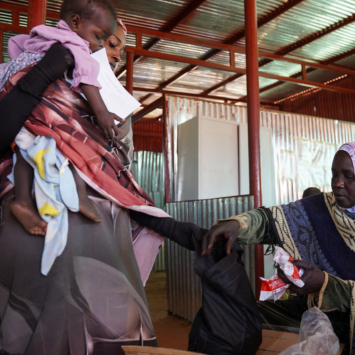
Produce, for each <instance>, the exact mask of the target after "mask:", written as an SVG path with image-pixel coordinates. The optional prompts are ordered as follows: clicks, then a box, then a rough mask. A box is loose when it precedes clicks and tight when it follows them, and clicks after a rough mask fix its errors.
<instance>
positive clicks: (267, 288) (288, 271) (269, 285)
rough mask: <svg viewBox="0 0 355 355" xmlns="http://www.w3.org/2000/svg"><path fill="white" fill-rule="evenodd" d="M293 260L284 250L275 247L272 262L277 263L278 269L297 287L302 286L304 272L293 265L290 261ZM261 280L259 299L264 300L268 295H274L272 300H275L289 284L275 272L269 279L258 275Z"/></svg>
mask: <svg viewBox="0 0 355 355" xmlns="http://www.w3.org/2000/svg"><path fill="white" fill-rule="evenodd" d="M292 260H294V259H293V258H292V257H291V256H289V255H288V254H287V253H286V252H285V250H283V249H282V248H280V247H276V250H275V256H274V262H276V263H277V264H279V267H280V269H281V270H282V271H283V272H284V274H285V275H286V277H287V278H288V279H289V280H290V281H291V282H292V283H294V284H295V285H296V286H298V287H303V286H304V282H303V281H302V280H301V277H302V275H303V273H304V271H303V269H299V268H298V267H297V266H295V265H293V264H292V263H291V261H292ZM260 279H261V280H262V283H261V291H260V298H259V300H260V301H265V300H266V299H268V298H270V297H274V301H277V300H278V299H279V298H280V297H281V296H282V295H283V294H284V293H285V291H286V289H287V288H288V287H289V286H290V284H286V283H284V282H283V281H282V280H281V279H280V278H279V276H278V275H277V274H275V275H273V276H272V277H271V278H270V279H269V280H266V279H264V278H262V277H260Z"/></svg>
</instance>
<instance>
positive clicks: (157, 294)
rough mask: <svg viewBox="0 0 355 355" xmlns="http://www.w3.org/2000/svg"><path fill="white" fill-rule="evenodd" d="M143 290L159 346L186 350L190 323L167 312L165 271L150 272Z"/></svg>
mask: <svg viewBox="0 0 355 355" xmlns="http://www.w3.org/2000/svg"><path fill="white" fill-rule="evenodd" d="M145 291H146V294H147V299H148V304H149V309H150V314H151V317H152V322H153V326H154V330H155V335H156V337H157V339H158V345H159V347H162V348H170V349H176V350H187V346H188V337H189V332H190V328H191V323H190V322H188V321H187V320H185V319H182V318H180V317H177V316H173V315H169V314H168V303H167V297H166V274H165V272H152V273H151V274H150V276H149V280H148V281H147V284H146V287H145Z"/></svg>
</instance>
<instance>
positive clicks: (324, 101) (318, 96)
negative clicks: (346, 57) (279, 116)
mask: <svg viewBox="0 0 355 355" xmlns="http://www.w3.org/2000/svg"><path fill="white" fill-rule="evenodd" d="M331 85H334V86H340V87H343V88H347V89H354V87H355V77H354V76H349V77H346V78H345V79H342V80H340V81H338V82H334V83H332V84H331ZM354 100H355V97H354V95H349V94H342V93H338V92H334V91H327V90H320V89H318V90H314V91H312V92H310V93H307V94H304V95H300V96H296V97H293V98H290V99H289V100H286V101H284V102H282V103H280V105H281V110H282V111H286V112H293V113H298V114H304V115H314V116H318V117H326V118H333V119H335V120H340V121H347V122H355V105H354Z"/></svg>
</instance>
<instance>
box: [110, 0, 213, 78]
mask: <svg viewBox="0 0 355 355" xmlns="http://www.w3.org/2000/svg"><path fill="white" fill-rule="evenodd" d="M206 1H207V0H192V1H190V3H189V4H188V5H187V6H186V7H185V8H184V9H183V10H182V11H181V12H180V13H179V14H178V15H177V16H176V17H175V18H174V19H172V20H170V21H169V22H168V23H166V24H165V25H164V26H163V27H162V28H161V31H162V32H171V31H173V30H174V29H175V28H176V27H178V26H179V25H180V24H181V23H182V22H184V21H185V20H186V19H187V18H189V17H190V16H191V14H192V13H193V12H195V11H196V10H197V9H198V8H199V7H200V6H201V5H202V4H204V3H205V2H206ZM129 28H130V26H128V27H127V29H128V31H130V29H129ZM136 33H137V32H136ZM159 41H160V39H159V38H153V39H151V40H150V41H149V42H148V43H146V44H145V46H144V49H152V48H153V47H154V46H155V45H156V44H157V43H158V42H159ZM137 47H138V46H137ZM140 59H141V56H136V57H135V58H134V62H135V63H136V62H138V61H139V60H140ZM126 69H127V68H126V67H125V66H123V67H122V68H121V69H120V70H119V71H118V72H117V77H119V76H120V75H121V74H122V73H123V72H125V70H126Z"/></svg>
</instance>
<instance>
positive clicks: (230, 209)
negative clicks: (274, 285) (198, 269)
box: [165, 196, 255, 322]
mask: <svg viewBox="0 0 355 355" xmlns="http://www.w3.org/2000/svg"><path fill="white" fill-rule="evenodd" d="M253 206H254V198H253V197H252V196H236V197H227V198H218V199H210V200H199V201H183V202H172V203H167V204H166V207H165V210H166V212H167V213H169V214H170V215H171V216H172V217H173V218H175V219H176V220H177V221H181V222H193V223H195V224H197V225H198V226H200V227H203V228H206V229H209V228H211V226H212V224H213V222H214V221H215V220H217V219H224V218H228V217H230V216H234V215H237V214H240V213H243V212H245V211H249V210H251V209H252V208H253ZM243 248H244V257H243V258H244V263H245V269H246V271H247V274H248V276H249V279H250V282H251V285H252V287H253V288H254V284H255V275H254V246H253V245H246V246H243ZM166 276H167V293H168V311H169V312H171V313H173V314H176V315H178V316H180V317H182V318H185V319H187V320H189V321H191V322H192V321H193V319H194V317H195V315H196V313H197V311H198V310H199V308H200V307H201V297H202V287H201V282H200V278H199V277H198V276H197V275H196V274H195V271H194V252H192V251H189V250H187V249H184V248H182V247H180V246H179V245H177V244H176V243H174V242H171V241H169V240H166Z"/></svg>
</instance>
